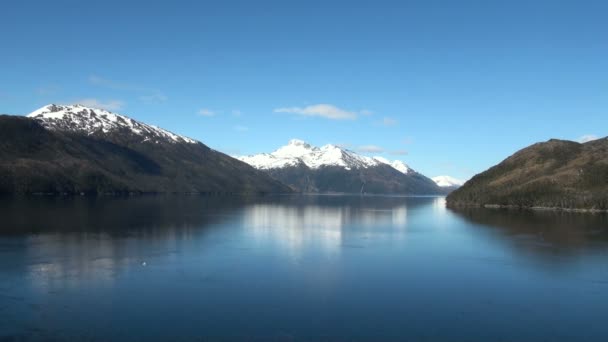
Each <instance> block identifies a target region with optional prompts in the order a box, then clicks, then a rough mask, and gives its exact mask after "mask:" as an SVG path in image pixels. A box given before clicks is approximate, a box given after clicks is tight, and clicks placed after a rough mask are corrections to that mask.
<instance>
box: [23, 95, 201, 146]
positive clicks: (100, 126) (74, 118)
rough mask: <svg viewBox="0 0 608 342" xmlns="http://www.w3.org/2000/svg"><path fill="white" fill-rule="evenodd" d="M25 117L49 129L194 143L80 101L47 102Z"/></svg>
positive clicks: (188, 139)
mask: <svg viewBox="0 0 608 342" xmlns="http://www.w3.org/2000/svg"><path fill="white" fill-rule="evenodd" d="M27 117H29V118H32V119H36V120H37V121H38V122H40V124H42V126H43V127H45V128H47V129H51V130H60V131H71V132H79V133H84V134H86V135H93V134H100V133H102V134H109V133H112V132H124V131H129V132H131V133H133V134H135V135H138V136H141V138H142V141H150V142H154V143H159V142H161V141H164V142H169V143H188V144H197V143H198V141H196V140H194V139H190V138H187V137H184V136H181V135H177V134H174V133H171V132H169V131H167V130H164V129H162V128H159V127H156V126H152V125H148V124H145V123H142V122H139V121H136V120H133V119H131V118H129V117H126V116H124V115H120V114H116V113H112V112H109V111H107V110H103V109H97V108H89V107H85V106H82V105H69V106H62V105H55V104H50V105H47V106H44V107H42V108H40V109H38V110H35V111H33V112H32V113H30V114H29V115H28V116H27Z"/></svg>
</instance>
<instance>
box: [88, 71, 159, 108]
mask: <svg viewBox="0 0 608 342" xmlns="http://www.w3.org/2000/svg"><path fill="white" fill-rule="evenodd" d="M89 83H91V84H92V85H95V86H99V87H104V88H109V89H114V90H121V91H127V92H134V93H139V94H141V95H139V96H138V99H139V100H140V101H141V102H144V103H147V104H152V103H161V102H166V101H167V100H168V97H167V96H166V95H165V94H163V92H162V91H160V90H159V89H155V88H148V87H142V86H140V85H136V84H131V83H124V82H117V81H113V80H109V79H107V78H103V77H100V76H97V75H91V76H89Z"/></svg>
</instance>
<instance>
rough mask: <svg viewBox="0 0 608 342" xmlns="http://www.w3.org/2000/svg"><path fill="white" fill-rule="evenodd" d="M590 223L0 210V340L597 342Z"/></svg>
mask: <svg viewBox="0 0 608 342" xmlns="http://www.w3.org/2000/svg"><path fill="white" fill-rule="evenodd" d="M607 317H608V215H605V214H576V213H559V212H529V211H515V210H494V209H477V210H466V211H462V212H456V211H452V210H450V209H446V208H445V199H444V198H442V197H380V196H364V197H360V196H266V197H251V198H240V197H196V196H192V197H185V196H150V197H135V198H95V199H92V198H46V197H41V198H29V199H14V198H13V199H0V341H12V340H15V341H21V340H26V341H29V340H34V341H37V340H43V341H54V340H86V341H153V340H172V341H181V340H184V341H224V340H227V341H240V340H248V341H267V340H270V341H313V340H314V341H316V340H323V341H353V340H364V341H367V340H371V341H404V340H405V341H407V340H411V341H608V324H607V323H606V319H607Z"/></svg>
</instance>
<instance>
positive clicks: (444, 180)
mask: <svg viewBox="0 0 608 342" xmlns="http://www.w3.org/2000/svg"><path fill="white" fill-rule="evenodd" d="M432 179H433V181H434V182H435V183H436V184H437V185H438V186H440V187H453V186H462V185H463V184H464V181H462V180H460V179H456V178H454V177H450V176H437V177H433V178H432Z"/></svg>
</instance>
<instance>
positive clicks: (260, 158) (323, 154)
mask: <svg viewBox="0 0 608 342" xmlns="http://www.w3.org/2000/svg"><path fill="white" fill-rule="evenodd" d="M237 158H238V159H240V160H242V161H244V162H246V163H248V164H250V165H251V166H253V167H255V168H257V169H263V170H268V169H277V168H284V167H290V166H298V165H306V166H307V167H309V168H311V169H317V168H319V167H322V166H339V167H343V168H345V169H347V170H351V169H360V168H368V167H370V166H378V165H382V164H387V165H390V166H392V167H393V168H395V169H397V170H398V171H399V172H402V173H405V174H407V173H408V172H411V171H412V170H411V169H410V168H409V167H407V165H405V164H404V163H403V162H401V161H398V160H395V161H392V162H391V161H389V160H386V159H384V158H381V157H378V158H370V157H366V156H361V155H359V154H357V153H355V152H353V151H350V150H347V149H344V148H342V147H339V146H336V145H332V144H328V145H324V146H322V147H320V148H319V147H316V146H312V145H310V144H308V143H306V142H304V141H303V140H299V139H292V140H290V141H289V142H288V144H287V145H285V146H283V147H280V148H279V149H277V150H276V151H274V152H272V153H262V154H256V155H252V156H242V157H237Z"/></svg>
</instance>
